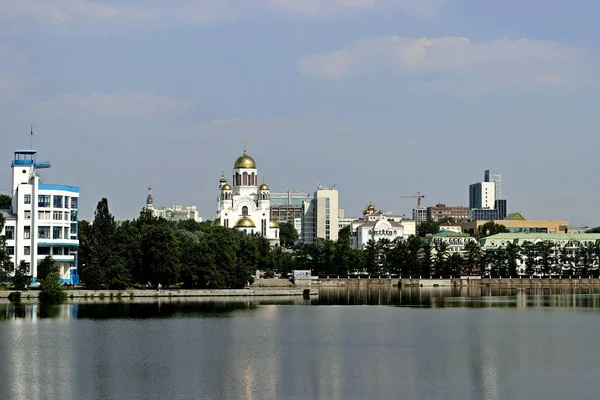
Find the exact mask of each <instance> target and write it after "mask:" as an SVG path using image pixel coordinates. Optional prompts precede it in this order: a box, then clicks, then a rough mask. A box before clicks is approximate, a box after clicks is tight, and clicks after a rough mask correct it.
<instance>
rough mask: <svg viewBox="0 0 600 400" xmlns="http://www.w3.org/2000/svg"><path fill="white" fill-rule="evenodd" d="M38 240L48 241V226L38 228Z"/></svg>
mask: <svg viewBox="0 0 600 400" xmlns="http://www.w3.org/2000/svg"><path fill="white" fill-rule="evenodd" d="M38 238H39V239H50V227H49V226H40V227H38Z"/></svg>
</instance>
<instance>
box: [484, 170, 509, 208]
mask: <svg viewBox="0 0 600 400" xmlns="http://www.w3.org/2000/svg"><path fill="white" fill-rule="evenodd" d="M483 181H484V182H494V191H495V200H502V199H504V198H503V197H502V173H501V172H500V170H499V169H492V168H490V169H486V170H485V171H484V173H483Z"/></svg>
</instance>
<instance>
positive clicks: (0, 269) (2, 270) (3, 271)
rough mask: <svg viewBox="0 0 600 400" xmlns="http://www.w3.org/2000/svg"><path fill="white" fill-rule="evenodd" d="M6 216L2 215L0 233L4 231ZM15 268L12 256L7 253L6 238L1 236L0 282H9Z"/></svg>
mask: <svg viewBox="0 0 600 400" xmlns="http://www.w3.org/2000/svg"><path fill="white" fill-rule="evenodd" d="M4 223H5V221H4V216H3V215H2V214H1V213H0V231H2V229H4ZM13 268H14V266H13V263H12V261H11V260H10V255H9V254H8V251H6V236H0V282H6V281H7V280H8V273H9V272H11V271H12V270H13Z"/></svg>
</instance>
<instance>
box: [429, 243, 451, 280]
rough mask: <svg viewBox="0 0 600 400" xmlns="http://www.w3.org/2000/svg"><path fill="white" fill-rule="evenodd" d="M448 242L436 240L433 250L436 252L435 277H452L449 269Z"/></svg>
mask: <svg viewBox="0 0 600 400" xmlns="http://www.w3.org/2000/svg"><path fill="white" fill-rule="evenodd" d="M448 247H449V245H448V242H445V241H443V240H436V241H435V242H434V243H433V249H434V250H435V260H434V267H435V275H436V276H439V277H444V276H450V275H451V272H450V269H449V268H448V263H447V262H446V259H447V257H448Z"/></svg>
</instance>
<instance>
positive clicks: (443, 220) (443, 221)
mask: <svg viewBox="0 0 600 400" xmlns="http://www.w3.org/2000/svg"><path fill="white" fill-rule="evenodd" d="M437 223H438V224H440V225H442V224H454V223H456V221H455V220H454V218H452V217H444V218H440V219H438V220H437Z"/></svg>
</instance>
